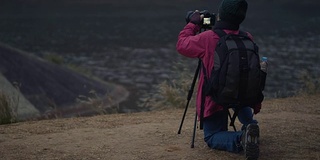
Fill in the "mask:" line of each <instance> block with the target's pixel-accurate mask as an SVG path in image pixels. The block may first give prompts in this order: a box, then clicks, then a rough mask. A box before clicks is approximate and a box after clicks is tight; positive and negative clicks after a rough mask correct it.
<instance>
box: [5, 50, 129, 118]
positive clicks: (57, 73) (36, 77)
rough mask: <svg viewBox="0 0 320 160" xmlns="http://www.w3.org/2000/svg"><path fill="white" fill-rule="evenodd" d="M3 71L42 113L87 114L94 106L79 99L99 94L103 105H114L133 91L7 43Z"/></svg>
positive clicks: (61, 114)
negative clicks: (85, 105)
mask: <svg viewBox="0 0 320 160" xmlns="http://www.w3.org/2000/svg"><path fill="white" fill-rule="evenodd" d="M0 72H1V73H2V74H3V76H4V77H6V79H7V80H8V81H9V82H10V83H17V84H20V91H21V93H22V94H23V95H24V97H25V98H26V99H27V100H29V101H30V102H31V104H33V105H34V107H35V108H36V110H38V111H39V112H40V114H41V115H43V114H47V113H48V112H53V111H54V112H56V113H59V114H60V116H68V117H69V116H72V115H73V114H75V115H78V114H79V113H81V114H84V113H86V112H90V108H88V107H83V103H81V104H80V103H79V101H78V100H79V99H82V101H83V100H84V101H85V100H88V99H89V98H92V97H95V98H96V99H98V100H102V101H103V103H100V104H101V105H103V106H102V107H111V104H114V103H120V102H121V101H123V100H125V99H126V97H127V96H128V94H129V93H128V92H127V91H126V89H124V88H123V87H121V86H118V85H114V84H109V83H106V82H104V81H101V80H97V79H94V78H89V77H87V76H84V75H82V74H79V73H76V72H74V71H72V70H70V69H68V68H66V67H63V66H60V65H56V64H53V63H50V62H47V61H45V60H43V59H40V58H38V57H36V56H33V55H31V54H30V53H26V52H23V51H21V50H18V49H14V48H11V47H9V46H7V45H4V44H0ZM110 99H112V101H111V100H110ZM88 105H90V104H88ZM88 105H87V106H88ZM79 106H80V107H79ZM99 107H100V108H101V106H99ZM75 108H76V111H74V109H75ZM91 110H92V108H91ZM73 112H76V113H73ZM56 113H55V114H56Z"/></svg>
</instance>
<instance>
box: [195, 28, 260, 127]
mask: <svg viewBox="0 0 320 160" xmlns="http://www.w3.org/2000/svg"><path fill="white" fill-rule="evenodd" d="M213 31H214V32H215V33H216V34H217V35H218V36H219V37H220V39H219V41H218V43H217V46H216V49H215V52H214V66H213V68H212V71H211V75H210V77H208V74H207V73H206V69H205V67H204V65H202V67H203V69H202V71H203V74H204V85H203V86H202V87H203V88H202V91H203V95H204V96H202V99H201V101H202V102H201V111H200V129H202V128H203V124H202V121H203V114H204V113H203V112H204V101H205V96H210V97H211V98H212V99H213V100H214V101H215V102H216V103H217V104H220V105H221V106H223V107H224V109H225V110H227V112H228V114H229V116H230V118H231V123H230V126H233V127H234V130H236V129H235V126H234V121H235V118H236V116H237V115H238V112H239V110H240V109H241V108H242V107H247V106H249V107H254V105H256V104H259V103H261V102H262V101H263V99H264V95H263V93H262V91H263V90H264V86H265V81H266V73H265V72H263V71H261V69H260V57H259V54H258V52H259V49H258V46H257V45H256V44H255V43H254V42H253V41H252V40H251V39H250V38H249V37H248V35H247V33H245V32H243V31H240V32H239V34H226V33H225V32H224V31H223V30H220V29H215V30H213ZM202 64H203V63H202ZM229 108H235V110H234V114H233V117H231V115H230V113H229V110H228V109H229Z"/></svg>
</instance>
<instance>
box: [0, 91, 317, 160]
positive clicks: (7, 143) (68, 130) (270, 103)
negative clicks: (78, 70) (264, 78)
mask: <svg viewBox="0 0 320 160" xmlns="http://www.w3.org/2000/svg"><path fill="white" fill-rule="evenodd" d="M319 97H320V96H319V95H314V96H309V97H304V96H302V97H293V98H286V99H273V100H266V101H264V103H263V109H262V111H261V113H260V114H258V115H257V116H256V119H257V120H258V121H259V122H260V128H261V130H260V132H261V133H260V134H261V138H260V141H261V146H260V148H261V156H260V159H291V160H292V159H299V160H300V159H312V160H314V159H320V138H319V134H320V126H319V123H320V109H319V104H318V102H319ZM183 111H184V109H165V110H162V111H152V112H141V113H131V114H114V115H99V116H94V117H79V118H67V119H54V120H42V121H28V122H21V123H16V124H11V125H1V126H0V159H4V160H7V159H8V160H11V159H15V160H19V159H24V160H25V159H59V160H60V159H62V160H64V159H65V160H67V159H68V160H70V159H115V160H117V159H121V160H122V159H157V160H158V159H166V160H167V159H190V160H194V159H244V156H243V153H241V154H233V153H228V152H224V151H216V150H212V149H209V148H208V147H207V146H206V144H205V143H204V141H203V131H202V130H199V129H197V132H196V133H197V134H196V140H195V147H194V148H193V149H192V148H190V143H191V137H192V129H193V120H194V109H193V107H190V108H189V110H188V112H187V116H186V119H185V123H184V126H183V128H182V133H181V134H177V131H178V128H179V125H180V122H181V117H182V114H183ZM237 125H238V128H239V123H238V124H237Z"/></svg>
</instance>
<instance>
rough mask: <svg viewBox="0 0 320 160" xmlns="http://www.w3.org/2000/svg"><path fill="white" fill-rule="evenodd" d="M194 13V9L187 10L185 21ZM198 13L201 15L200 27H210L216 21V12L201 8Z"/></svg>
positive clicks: (188, 20)
mask: <svg viewBox="0 0 320 160" xmlns="http://www.w3.org/2000/svg"><path fill="white" fill-rule="evenodd" d="M193 13H194V11H189V12H188V14H187V17H186V22H187V23H189V22H190V18H191V15H192V14H193ZM199 13H200V15H203V19H202V20H201V24H200V25H201V28H203V29H211V28H212V26H214V24H215V23H216V14H214V13H210V12H209V11H207V10H203V11H200V12H199Z"/></svg>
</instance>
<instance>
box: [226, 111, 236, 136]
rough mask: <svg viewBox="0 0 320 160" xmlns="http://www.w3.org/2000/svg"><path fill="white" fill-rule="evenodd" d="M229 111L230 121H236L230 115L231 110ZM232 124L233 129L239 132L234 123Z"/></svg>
mask: <svg viewBox="0 0 320 160" xmlns="http://www.w3.org/2000/svg"><path fill="white" fill-rule="evenodd" d="M227 111H228V115H229V118H230V121H234V119H233V118H232V117H231V114H230V112H229V109H227ZM230 124H232V127H233V129H234V131H235V132H237V128H236V126H235V125H234V123H230Z"/></svg>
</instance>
